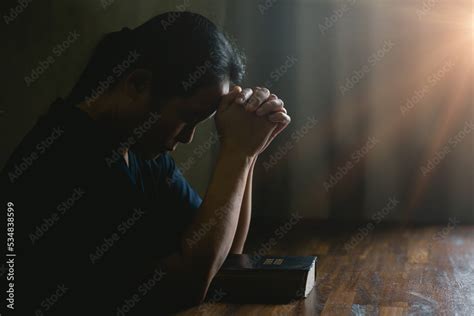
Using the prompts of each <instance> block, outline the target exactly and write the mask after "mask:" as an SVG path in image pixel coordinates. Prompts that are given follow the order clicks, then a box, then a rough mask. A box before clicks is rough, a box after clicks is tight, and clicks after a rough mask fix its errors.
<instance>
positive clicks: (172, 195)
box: [154, 154, 202, 224]
mask: <svg viewBox="0 0 474 316" xmlns="http://www.w3.org/2000/svg"><path fill="white" fill-rule="evenodd" d="M154 163H155V164H156V166H155V167H156V168H157V170H156V171H155V176H156V178H155V181H157V182H158V186H157V187H158V192H157V194H158V201H160V200H161V201H163V202H164V201H166V202H167V203H168V204H169V205H170V207H173V208H175V209H174V210H173V212H178V213H179V215H180V217H181V218H182V220H183V221H184V223H183V224H189V223H190V221H191V220H192V218H193V217H194V216H195V214H196V211H197V209H198V208H199V207H200V206H201V203H202V198H201V196H200V195H199V193H197V192H196V191H195V190H194V188H193V187H192V186H191V185H190V184H189V182H188V181H187V180H186V178H185V177H184V175H183V174H182V173H181V171H180V170H179V168H178V167H177V166H176V163H175V161H174V159H173V158H172V157H171V156H170V155H169V154H163V155H161V156H160V157H159V158H158V159H156V160H154Z"/></svg>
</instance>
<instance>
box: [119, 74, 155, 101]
mask: <svg viewBox="0 0 474 316" xmlns="http://www.w3.org/2000/svg"><path fill="white" fill-rule="evenodd" d="M151 78H152V74H151V71H150V70H147V69H135V70H133V71H132V72H130V73H129V74H128V75H127V77H126V78H125V92H126V93H127V95H128V96H129V97H130V98H131V99H132V100H135V99H137V98H140V97H143V94H147V93H149V92H150V89H151Z"/></svg>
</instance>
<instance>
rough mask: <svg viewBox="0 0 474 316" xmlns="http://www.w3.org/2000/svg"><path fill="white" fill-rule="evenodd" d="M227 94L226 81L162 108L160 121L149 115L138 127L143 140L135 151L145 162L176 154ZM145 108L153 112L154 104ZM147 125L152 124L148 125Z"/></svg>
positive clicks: (138, 142) (190, 139)
mask: <svg viewBox="0 0 474 316" xmlns="http://www.w3.org/2000/svg"><path fill="white" fill-rule="evenodd" d="M227 93H229V81H228V80H225V81H223V82H221V83H219V84H215V85H212V86H209V87H205V88H201V89H199V90H197V92H196V93H195V94H194V95H193V96H191V97H187V98H172V99H170V100H169V101H167V102H166V103H164V104H162V105H161V106H160V110H159V113H157V114H158V115H159V119H158V120H156V119H155V117H156V114H155V115H154V116H153V115H152V113H154V112H153V111H151V112H150V111H148V113H147V114H146V115H145V116H144V121H143V122H144V123H143V124H142V125H139V131H140V133H141V137H137V138H138V139H137V144H136V145H135V146H133V147H132V150H134V151H135V152H136V153H138V154H140V155H141V156H142V157H143V158H145V159H152V158H155V157H157V156H159V155H160V154H162V153H164V152H167V151H173V150H175V149H176V146H177V145H178V143H183V144H188V143H190V142H191V141H192V140H193V137H194V132H195V130H196V126H197V125H198V124H199V123H201V122H202V121H204V120H206V119H209V118H210V117H211V116H212V115H213V114H214V113H215V111H216V110H217V106H218V105H219V102H220V99H221V97H222V96H223V95H225V94H227ZM145 108H148V109H150V108H152V106H151V102H149V105H148V106H146V107H145ZM147 121H148V122H149V124H146V123H145V122H147ZM146 127H148V129H147V128H146ZM136 135H137V134H136ZM139 135H140V134H139Z"/></svg>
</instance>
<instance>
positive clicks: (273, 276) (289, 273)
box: [208, 254, 317, 303]
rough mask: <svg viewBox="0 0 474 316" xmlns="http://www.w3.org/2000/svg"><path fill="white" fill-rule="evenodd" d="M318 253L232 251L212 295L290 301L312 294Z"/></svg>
mask: <svg viewBox="0 0 474 316" xmlns="http://www.w3.org/2000/svg"><path fill="white" fill-rule="evenodd" d="M316 264H317V257H315V256H251V255H248V254H241V255H235V254H230V255H229V256H228V257H227V259H226V261H225V262H224V264H223V265H222V267H221V269H220V270H219V272H218V273H217V274H216V276H215V277H214V279H213V281H212V283H211V286H210V289H209V291H208V298H210V297H212V295H213V293H217V292H218V293H220V299H221V300H222V301H228V302H239V303H286V302H289V301H292V300H295V299H301V298H305V297H307V296H308V295H309V293H310V292H311V290H312V288H313V287H314V285H315V280H316Z"/></svg>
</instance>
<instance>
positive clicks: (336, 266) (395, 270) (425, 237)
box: [178, 221, 474, 316]
mask: <svg viewBox="0 0 474 316" xmlns="http://www.w3.org/2000/svg"><path fill="white" fill-rule="evenodd" d="M283 224H285V221H281V222H278V223H272V224H268V222H266V223H265V224H264V223H263V222H259V221H258V222H257V223H252V228H251V231H250V233H249V239H248V242H247V245H246V250H245V252H247V253H253V252H254V251H258V250H260V251H263V250H262V249H264V246H263V245H264V243H268V241H269V240H270V238H275V240H277V244H276V245H275V246H274V247H272V248H271V249H269V251H268V254H271V255H316V256H318V257H319V264H318V268H317V269H318V271H317V273H318V276H317V281H316V282H317V285H316V287H315V288H314V289H313V291H312V293H311V295H310V296H309V297H308V298H306V299H304V300H299V301H296V302H293V303H291V304H287V305H236V304H226V303H223V302H220V303H212V304H211V303H206V304H203V305H200V306H198V307H194V308H192V309H188V310H186V311H183V312H180V313H179V314H178V315H182V316H184V315H245V316H249V315H469V316H470V315H474V226H462V225H457V224H456V223H454V224H448V223H446V224H445V225H431V226H414V225H401V224H398V225H383V224H379V225H372V226H368V225H370V224H367V223H362V224H358V225H354V224H341V223H337V224H336V223H322V222H300V223H297V224H296V225H294V226H292V227H291V228H290V229H289V231H288V232H287V233H286V234H284V236H282V234H281V233H282V232H285V231H282V230H280V231H278V232H277V231H276V230H275V229H278V227H280V226H281V225H283ZM289 226H290V225H287V228H288V227H289ZM280 237H281V238H280ZM351 240H352V243H350V244H349V243H348V242H350V241H351Z"/></svg>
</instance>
